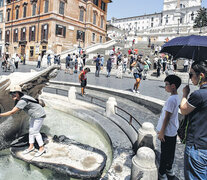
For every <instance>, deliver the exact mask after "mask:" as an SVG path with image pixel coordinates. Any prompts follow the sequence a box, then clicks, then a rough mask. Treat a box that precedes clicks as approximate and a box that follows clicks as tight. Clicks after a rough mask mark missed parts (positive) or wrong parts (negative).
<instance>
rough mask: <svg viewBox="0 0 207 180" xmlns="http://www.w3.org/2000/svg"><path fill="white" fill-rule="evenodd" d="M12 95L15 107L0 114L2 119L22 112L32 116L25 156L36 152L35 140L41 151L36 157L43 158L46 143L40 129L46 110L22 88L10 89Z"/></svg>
mask: <svg viewBox="0 0 207 180" xmlns="http://www.w3.org/2000/svg"><path fill="white" fill-rule="evenodd" d="M10 95H11V97H12V99H13V100H14V101H15V107H14V108H13V109H12V110H11V111H8V112H4V113H1V114H0V117H6V116H11V115H13V114H16V113H17V112H18V111H20V110H24V111H25V112H26V113H27V114H28V115H29V116H30V122H29V148H28V149H26V150H24V151H23V154H24V155H25V154H28V153H30V152H32V151H34V150H35V147H34V142H35V139H36V141H37V143H38V145H39V151H38V152H37V153H36V154H35V155H34V156H35V157H39V156H41V155H42V154H43V153H45V149H44V146H43V145H44V143H43V140H42V135H41V134H40V129H41V127H42V124H43V121H44V118H45V117H46V114H45V111H44V108H43V107H42V106H41V105H40V104H39V103H38V102H37V100H35V99H34V98H33V97H31V96H28V95H24V94H23V92H22V89H21V87H20V86H18V85H15V86H13V87H11V88H10Z"/></svg>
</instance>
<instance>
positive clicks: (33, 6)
mask: <svg viewBox="0 0 207 180" xmlns="http://www.w3.org/2000/svg"><path fill="white" fill-rule="evenodd" d="M36 8H37V5H36V3H35V4H33V5H32V16H35V14H36Z"/></svg>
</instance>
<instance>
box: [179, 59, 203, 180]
mask: <svg viewBox="0 0 207 180" xmlns="http://www.w3.org/2000/svg"><path fill="white" fill-rule="evenodd" d="M189 76H190V79H191V81H192V83H193V84H194V85H198V86H199V87H200V89H199V90H196V91H194V92H193V93H191V94H190V97H189V98H188V95H189V93H190V88H189V86H186V87H185V88H184V89H183V98H182V101H181V105H180V110H181V113H182V114H183V115H188V122H187V124H188V125H187V133H186V147H185V153H184V174H185V179H186V180H192V179H207V61H196V62H194V63H193V64H192V67H191V69H190V73H189ZM187 98H188V99H187Z"/></svg>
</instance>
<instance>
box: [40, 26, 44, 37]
mask: <svg viewBox="0 0 207 180" xmlns="http://www.w3.org/2000/svg"><path fill="white" fill-rule="evenodd" d="M43 33H44V25H42V30H41V40H43Z"/></svg>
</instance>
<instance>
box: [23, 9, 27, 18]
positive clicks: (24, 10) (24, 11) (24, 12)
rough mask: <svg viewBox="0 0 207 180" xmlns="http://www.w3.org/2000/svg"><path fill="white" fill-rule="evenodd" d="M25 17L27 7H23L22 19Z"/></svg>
mask: <svg viewBox="0 0 207 180" xmlns="http://www.w3.org/2000/svg"><path fill="white" fill-rule="evenodd" d="M26 16H27V6H24V7H23V17H24V18H25V17H26Z"/></svg>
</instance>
